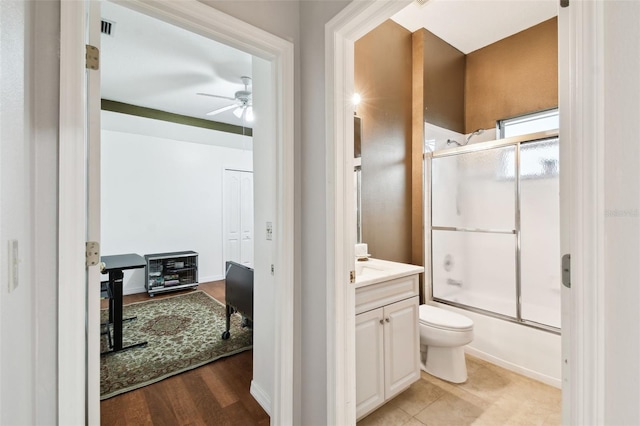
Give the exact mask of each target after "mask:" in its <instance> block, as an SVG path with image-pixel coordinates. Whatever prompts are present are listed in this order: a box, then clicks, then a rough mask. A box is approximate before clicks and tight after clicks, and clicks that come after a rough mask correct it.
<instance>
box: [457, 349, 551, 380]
mask: <svg viewBox="0 0 640 426" xmlns="http://www.w3.org/2000/svg"><path fill="white" fill-rule="evenodd" d="M464 352H465V353H467V354H469V355H472V356H474V357H476V358H479V359H482V360H485V361H487V362H490V363H491V364H493V365H497V366H499V367H502V368H504V369H507V370H509V371H515V372H516V373H518V374H521V375H523V376H525V377H529V378H532V379H534V380H537V381H539V382H542V383H546V384H548V385H549V386H553V387H555V388H558V389H560V387H561V384H562V381H561V380H560V379H557V378H555V377H551V376H547V375H546V374H542V373H540V372H538V371H534V370H530V369H528V368H525V367H522V366H521V365H518V364H514V363H512V362H509V361H507V360H504V359H502V358H498V357H496V356H493V355H491V354H489V353H486V352H483V351H480V350H478V349H476V348H472V347H469V346H465V348H464Z"/></svg>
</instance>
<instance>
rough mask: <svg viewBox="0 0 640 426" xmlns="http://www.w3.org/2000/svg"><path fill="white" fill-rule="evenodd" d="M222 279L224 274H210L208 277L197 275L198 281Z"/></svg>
mask: <svg viewBox="0 0 640 426" xmlns="http://www.w3.org/2000/svg"><path fill="white" fill-rule="evenodd" d="M221 280H224V275H210V276H208V277H198V282H201V283H208V282H211V281H221Z"/></svg>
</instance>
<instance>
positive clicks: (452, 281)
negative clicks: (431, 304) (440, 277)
mask: <svg viewBox="0 0 640 426" xmlns="http://www.w3.org/2000/svg"><path fill="white" fill-rule="evenodd" d="M447 284H448V285H455V286H456V287H462V281H458V280H453V279H451V278H448V279H447Z"/></svg>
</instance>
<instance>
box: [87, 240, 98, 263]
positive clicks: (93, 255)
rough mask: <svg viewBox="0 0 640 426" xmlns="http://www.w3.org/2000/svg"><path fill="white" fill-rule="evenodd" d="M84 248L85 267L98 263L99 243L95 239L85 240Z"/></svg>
mask: <svg viewBox="0 0 640 426" xmlns="http://www.w3.org/2000/svg"><path fill="white" fill-rule="evenodd" d="M85 248H86V251H85V252H86V264H87V268H88V267H89V266H95V265H97V264H98V263H100V243H98V242H96V241H87V242H86V244H85Z"/></svg>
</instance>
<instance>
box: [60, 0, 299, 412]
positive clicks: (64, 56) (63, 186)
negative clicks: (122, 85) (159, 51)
mask: <svg viewBox="0 0 640 426" xmlns="http://www.w3.org/2000/svg"><path fill="white" fill-rule="evenodd" d="M125 6H127V7H129V8H132V9H135V10H137V11H139V12H142V13H145V14H147V15H149V16H153V17H155V18H158V19H162V20H163V21H166V22H169V23H172V24H175V25H178V26H181V27H183V28H185V29H187V30H190V31H193V32H197V33H198V34H201V35H204V36H206V37H210V38H212V39H215V40H217V41H219V42H222V43H224V44H227V45H229V46H232V47H235V48H237V49H240V50H243V51H245V52H247V53H250V54H251V55H254V56H257V57H261V58H263V59H265V60H267V61H269V62H271V64H272V66H273V69H274V71H275V72H274V81H273V84H274V87H275V88H276V89H275V94H276V105H277V107H276V108H275V111H269V113H272V114H273V122H275V123H276V125H275V129H276V134H277V135H278V137H277V139H276V142H275V143H276V161H277V177H276V185H277V186H276V188H277V189H276V197H277V217H276V220H275V222H276V223H275V224H274V228H275V229H274V231H275V232H274V246H275V255H274V257H275V262H276V266H277V267H276V268H275V271H276V275H277V276H276V277H275V278H276V279H277V282H278V286H276V288H275V297H274V299H275V307H274V315H275V321H274V323H275V330H274V336H275V357H274V358H275V365H274V366H273V367H274V389H273V392H274V395H273V396H274V399H273V407H272V413H271V422H272V424H291V423H292V419H293V324H294V320H293V300H294V299H293V285H294V281H293V253H294V250H293V224H294V211H293V206H294V200H293V195H294V191H293V182H294V173H293V171H294V163H293V158H294V156H293V149H294V105H293V100H294V86H293V82H294V69H293V52H294V49H293V44H292V43H291V42H289V41H286V40H283V39H281V38H279V37H276V36H274V35H272V34H270V33H267V32H266V31H263V30H260V29H258V28H256V27H254V26H252V25H250V24H247V23H245V22H243V21H241V20H239V19H236V18H234V17H232V16H229V15H227V14H225V13H222V12H219V11H217V10H216V9H214V8H212V7H209V6H207V5H205V4H203V3H199V2H197V1H195V0H182V1H179V2H158V1H153V0H136V1H128V2H126V3H125ZM85 7H86V5H85V4H84V2H81V1H74V0H62V2H61V49H60V93H61V96H60V158H59V167H60V169H59V170H60V179H59V197H58V199H59V224H58V226H59V235H60V237H59V261H58V262H59V274H58V282H59V295H60V297H59V301H58V346H59V349H58V401H59V402H58V423H59V424H82V423H94V422H95V419H96V416H97V415H98V414H97V413H95V408H93V406H92V404H91V401H88V400H87V399H88V395H91V394H92V393H93V392H92V391H91V390H90V391H89V392H87V389H86V386H85V382H86V381H87V377H88V376H87V372H86V371H84V368H78V367H79V366H83V365H85V364H86V360H85V353H86V345H87V340H86V336H85V329H84V324H85V312H84V309H85V297H86V289H85V286H84V281H85V266H84V263H85V227H86V211H85V206H86V201H87V200H86V198H87V197H86V191H85V189H84V185H85V182H86V176H85V156H84V154H85V153H84V130H85V117H86V108H85V98H86V96H87V93H86V90H85V76H84V56H85V54H84V44H85V37H84V35H85V12H86V11H85ZM89 374H99V372H93V371H89ZM89 382H90V383H93V382H95V381H94V380H91V378H89ZM87 403H88V404H89V408H88V409H87V406H86V404H87ZM98 409H99V406H98Z"/></svg>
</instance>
